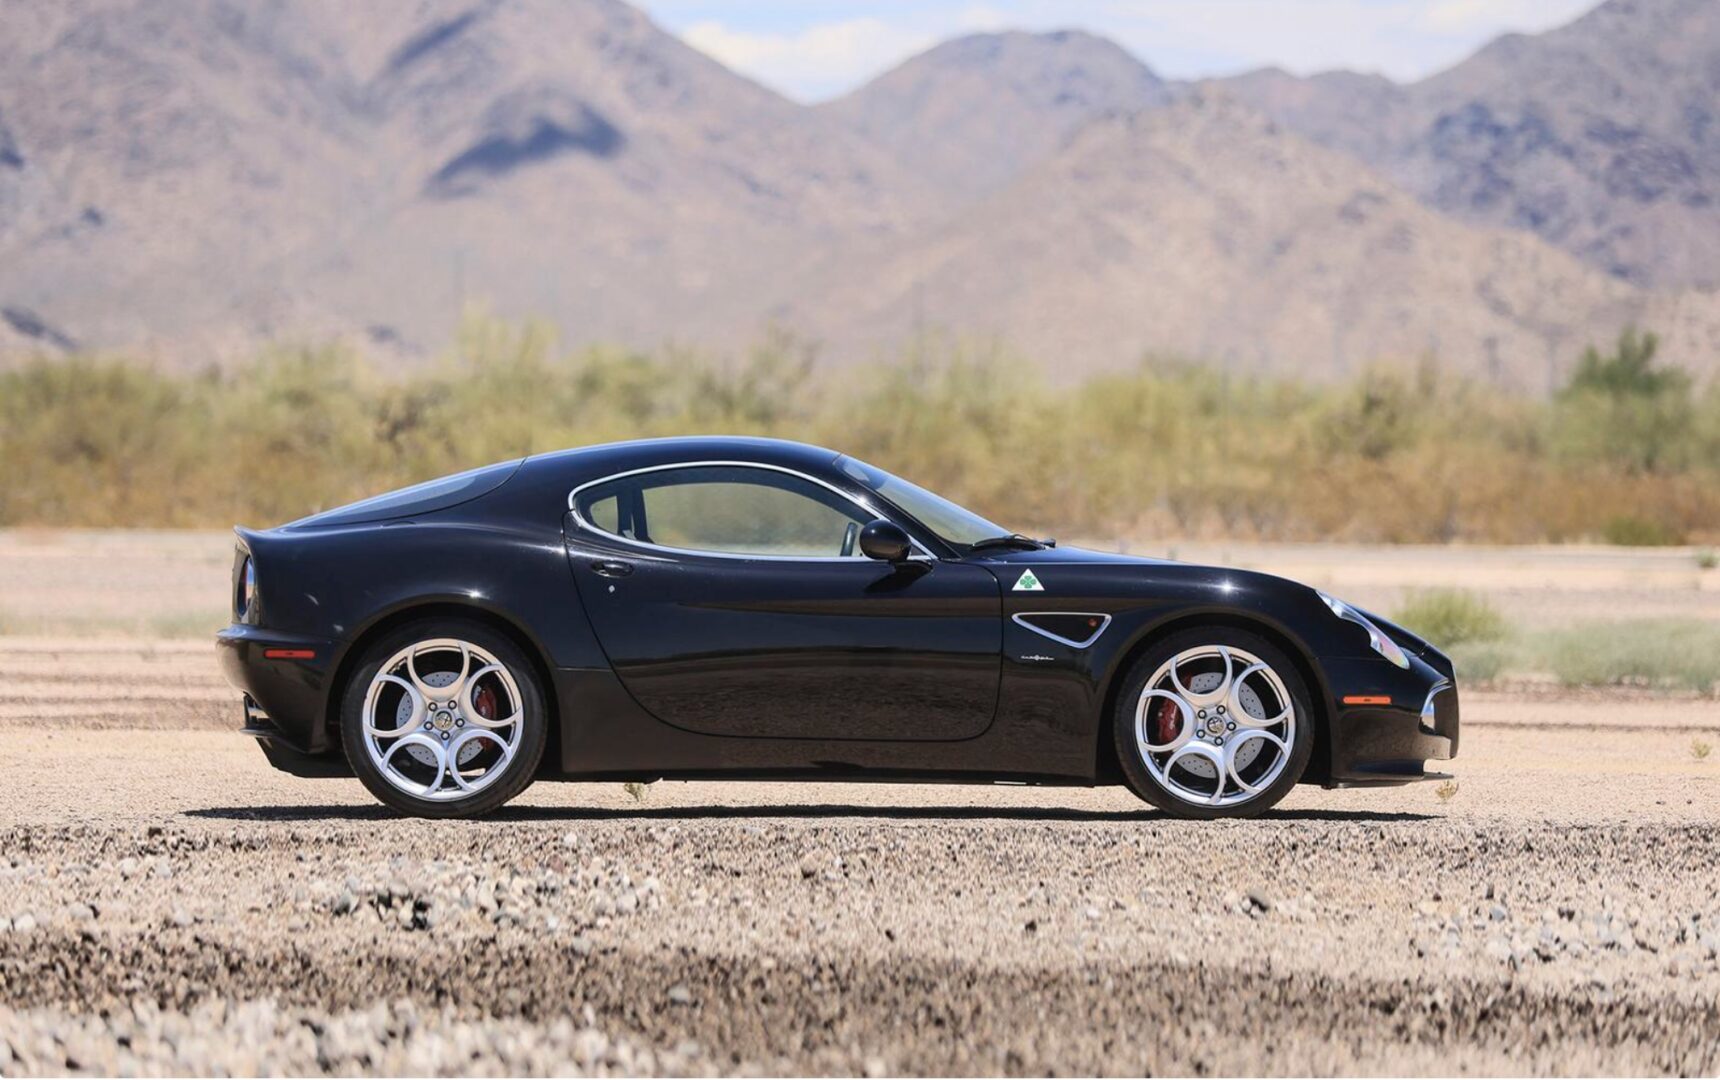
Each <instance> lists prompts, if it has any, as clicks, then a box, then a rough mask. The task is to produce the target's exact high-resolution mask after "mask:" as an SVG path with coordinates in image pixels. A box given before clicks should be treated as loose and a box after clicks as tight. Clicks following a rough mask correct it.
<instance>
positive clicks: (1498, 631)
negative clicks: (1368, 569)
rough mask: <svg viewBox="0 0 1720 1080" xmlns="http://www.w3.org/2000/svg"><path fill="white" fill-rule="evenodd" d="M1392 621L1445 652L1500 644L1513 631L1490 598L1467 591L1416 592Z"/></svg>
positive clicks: (1406, 599)
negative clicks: (1473, 644) (1480, 644)
mask: <svg viewBox="0 0 1720 1080" xmlns="http://www.w3.org/2000/svg"><path fill="white" fill-rule="evenodd" d="M1392 621H1393V622H1397V623H1401V624H1402V625H1403V626H1405V627H1407V628H1408V629H1410V630H1413V631H1415V632H1416V633H1417V634H1420V635H1421V636H1422V637H1424V638H1426V639H1427V640H1428V641H1431V642H1433V644H1435V645H1437V646H1439V647H1440V648H1441V649H1449V648H1451V647H1453V646H1456V645H1466V644H1469V643H1471V642H1483V641H1498V640H1500V639H1502V638H1504V637H1505V636H1506V634H1507V632H1508V631H1509V629H1510V628H1509V627H1508V626H1507V625H1506V622H1505V617H1504V616H1503V615H1501V614H1499V611H1498V609H1496V608H1495V607H1494V606H1493V605H1492V604H1490V603H1488V602H1487V598H1486V597H1484V596H1482V595H1481V594H1479V593H1474V592H1469V591H1467V590H1464V589H1414V590H1411V591H1410V593H1409V594H1408V595H1407V596H1406V597H1405V598H1404V602H1403V603H1402V604H1401V605H1399V607H1398V609H1397V610H1396V611H1394V612H1393V613H1392Z"/></svg>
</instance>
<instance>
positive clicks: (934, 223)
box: [0, 0, 1720, 390]
mask: <svg viewBox="0 0 1720 1080" xmlns="http://www.w3.org/2000/svg"><path fill="white" fill-rule="evenodd" d="M0 22H3V23H4V32H3V33H0V354H10V355H13V356H17V355H23V354H26V353H31V352H39V351H48V352H65V351H73V350H80V349H98V350H122V351H124V352H126V353H127V354H128V355H137V356H143V357H153V358H158V359H160V360H162V361H163V362H168V363H199V362H203V361H206V360H209V359H220V358H232V357H238V356H243V355H248V354H250V353H251V352H253V351H254V350H255V349H256V348H257V347H258V346H259V345H260V344H262V343H265V342H269V341H307V340H323V339H350V340H356V341H359V342H362V343H364V345H365V347H366V348H368V349H371V350H373V351H377V352H381V353H385V354H388V355H391V356H397V357H400V358H402V359H403V360H404V361H405V362H410V361H411V359H412V358H416V357H423V356H427V355H432V354H434V353H436V352H438V351H440V350H441V349H442V348H444V347H445V346H446V345H447V343H448V342H449V341H450V340H451V338H452V335H453V333H454V331H455V329H456V328H457V325H458V322H459V320H460V318H461V316H462V313H463V312H464V311H466V310H468V309H470V308H472V307H473V306H481V307H483V308H485V309H487V310H489V311H492V312H494V313H496V314H499V315H502V316H505V317H512V318H535V317H541V318H545V319H548V320H551V321H553V322H554V323H555V324H556V325H557V326H558V327H559V329H560V331H561V334H562V336H563V338H564V340H566V341H568V342H570V343H583V342H594V341H604V342H616V343H621V344H626V345H633V346H641V347H650V346H655V345H659V344H662V343H664V342H683V343H691V344H698V345H703V346H710V347H717V348H722V347H732V346H739V345H743V344H745V343H747V342H749V341H752V340H756V339H757V337H758V336H759V335H760V334H761V333H763V332H764V331H765V330H766V329H767V328H768V327H770V326H773V325H776V326H782V327H787V328H789V329H791V330H795V331H797V332H800V333H802V334H804V335H806V336H809V337H811V338H813V339H815V340H817V341H819V342H821V343H822V347H823V352H824V354H825V355H826V356H828V357H830V358H831V359H832V360H834V361H838V362H840V361H850V360H855V359H858V358H863V357H866V356H869V355H872V354H873V353H875V352H879V351H886V350H892V349H895V348H897V347H899V346H900V345H901V344H902V342H903V341H905V340H907V339H910V338H912V337H913V336H915V335H919V334H923V333H926V332H928V331H938V332H944V333H948V334H951V335H956V336H979V337H986V338H996V339H998V340H1001V341H1004V342H1007V343H1008V344H1010V345H1012V346H1014V347H1016V348H1018V349H1020V350H1022V351H1024V352H1025V353H1027V354H1028V355H1030V356H1031V357H1034V358H1035V359H1036V360H1038V361H1039V362H1041V363H1043V364H1044V365H1046V366H1047V367H1048V368H1049V369H1051V370H1053V371H1055V372H1057V373H1058V374H1060V375H1069V376H1074V375H1079V374H1081V373H1083V372H1088V371H1094V370H1103V369H1107V368H1115V367H1118V366H1122V365H1126V364H1129V363H1132V362H1134V361H1135V360H1137V359H1139V358H1140V357H1141V356H1143V355H1145V354H1160V355H1178V356H1183V357H1188V358H1192V359H1198V360H1205V361H1209V362H1213V363H1221V364H1224V365H1226V366H1227V367H1228V368H1231V369H1233V370H1237V371H1242V372H1277V373H1297V374H1302V375H1306V376H1309V377H1316V378H1319V377H1331V376H1337V375H1342V374H1345V373H1348V372H1352V371H1354V370H1357V369H1358V368H1360V367H1362V366H1363V365H1367V364H1371V363H1377V362H1388V363H1389V362H1414V361H1419V360H1422V359H1424V358H1428V357H1432V358H1436V359H1437V360H1438V361H1439V362H1440V363H1442V364H1444V365H1446V366H1447V367H1449V368H1451V369H1452V370H1461V371H1465V372H1470V373H1473V374H1475V375H1477V376H1478V377H1482V378H1486V379H1490V380H1494V381H1496V382H1498V383H1500V384H1503V385H1513V386H1518V387H1523V388H1528V389H1532V390H1540V389H1544V388H1545V387H1547V386H1549V385H1552V384H1554V383H1556V382H1557V380H1558V379H1559V378H1561V377H1562V373H1563V371H1564V370H1565V369H1566V368H1567V367H1568V366H1569V364H1570V363H1572V362H1573V361H1574V359H1575V357H1576V355H1577V354H1578V353H1579V352H1580V351H1581V349H1582V347H1583V346H1584V345H1585V344H1587V343H1589V342H1591V341H1600V340H1604V339H1606V338H1609V337H1611V336H1612V335H1613V334H1616V333H1617V332H1618V330H1619V329H1620V328H1622V327H1623V326H1624V325H1626V324H1629V323H1637V324H1640V325H1644V326H1649V327H1652V328H1654V329H1656V330H1658V331H1660V332H1661V333H1662V334H1663V336H1664V337H1665V339H1666V342H1667V350H1666V351H1667V355H1668V356H1669V358H1671V359H1672V360H1673V361H1675V362H1678V363H1681V364H1683V365H1685V366H1687V367H1690V368H1692V369H1694V370H1697V371H1701V372H1712V371H1714V370H1715V369H1716V368H1720V293H1717V291H1716V290H1717V288H1720V207H1717V206H1716V204H1715V201H1714V200H1715V198H1716V196H1720V105H1717V103H1720V4H1715V3H1713V2H1712V0H1607V2H1606V3H1603V4H1602V5H1600V6H1599V7H1598V8H1596V9H1595V10H1594V11H1592V12H1590V13H1589V14H1588V15H1585V16H1584V17H1582V18H1580V19H1578V20H1577V21H1575V22H1574V23H1572V24H1570V25H1568V26H1565V27H1562V28H1559V29H1556V30H1553V31H1550V32H1548V33H1545V34H1541V35H1538V36H1534V37H1525V36H1508V37H1505V38H1501V39H1499V40H1497V41H1495V42H1493V43H1492V44H1490V45H1488V46H1487V47H1485V48H1483V49H1482V50H1480V51H1479V52H1478V53H1476V54H1475V55H1474V56H1473V57H1471V58H1469V59H1468V60H1466V61H1464V62H1463V63H1461V64H1459V65H1457V66H1456V67H1454V68H1452V69H1450V70H1448V71H1445V72H1442V73H1440V74H1438V75H1435V76H1433V77H1431V78H1429V79H1425V80H1422V81H1420V82H1416V83H1413V84H1397V83H1392V82H1390V81H1387V80H1385V79H1382V78H1379V77H1376V76H1367V75H1358V74H1353V73H1331V74H1326V75H1319V76H1315V77H1312V78H1298V77H1295V76H1291V75H1288V74H1286V73H1283V72H1279V71H1260V72H1253V73H1250V74H1246V75H1241V76H1237V77H1233V78H1228V79H1222V80H1211V81H1206V82H1202V83H1180V82H1173V81H1168V80H1165V79H1161V78H1159V77H1158V76H1157V75H1155V74H1154V73H1153V72H1152V71H1151V70H1150V69H1149V68H1148V67H1147V66H1146V65H1145V64H1143V63H1142V62H1141V61H1140V60H1138V59H1137V58H1135V57H1134V56H1132V55H1131V54H1130V53H1128V52H1127V51H1126V50H1124V49H1122V48H1120V47H1119V46H1117V45H1116V44H1114V43H1112V42H1110V41H1107V40H1105V39H1103V38H1100V37H1096V36H1094V35H1091V34H1087V33H1083V32H1079V31H1065V32H1058V33H1049V34H1027V33H1001V34H986V35H976V36H972V37H967V38H961V39H958V40H954V41H950V42H946V43H944V44H942V45H939V46H937V47H935V48H933V49H931V50H929V51H928V52H926V53H924V54H922V55H919V56H917V57H914V58H912V59H910V60H909V61H907V62H906V63H904V64H903V65H901V66H900V67H898V68H896V69H895V70H893V71H890V72H887V73H885V74H884V75H882V76H880V77H878V78H877V79H875V80H873V81H872V82H871V83H869V84H867V85H866V86H863V87H861V88H860V89H858V90H856V91H855V92H853V93H851V94H849V95H847V96H845V97H843V98H841V99H839V100H836V101H833V102H829V103H826V104H822V105H818V106H803V105H798V104H796V103H794V102H791V101H789V100H787V99H785V98H783V97H781V96H779V95H777V94H775V93H773V92H771V91H769V90H767V89H765V88H763V87H761V86H759V85H757V84H755V83H753V82H751V81H749V80H747V79H745V78H743V77H741V76H739V75H737V74H735V73H733V72H731V71H729V70H728V69H726V68H724V67H722V66H721V65H720V64H718V63H716V62H715V61H714V60H711V59H710V58H708V57H706V56H705V55H704V54H702V53H699V52H698V51H696V50H694V49H692V48H690V47H688V46H687V45H685V44H684V43H682V42H681V41H680V40H679V39H677V38H676V37H674V36H673V35H671V34H669V33H667V32H665V31H663V30H662V29H660V28H659V27H657V26H656V25H655V24H653V23H652V22H651V21H650V20H649V19H648V18H647V17H646V16H644V15H643V14H641V13H640V12H638V11H637V10H635V9H633V8H631V7H629V6H628V5H626V4H624V3H622V2H620V0H412V2H402V3H391V4H352V3H349V2H342V0H175V2H174V3H171V4H162V3H158V2H154V0H63V2H56V3H47V2H34V0H29V2H27V0H5V3H4V7H0Z"/></svg>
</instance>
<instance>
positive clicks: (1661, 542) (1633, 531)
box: [1601, 514, 1684, 547]
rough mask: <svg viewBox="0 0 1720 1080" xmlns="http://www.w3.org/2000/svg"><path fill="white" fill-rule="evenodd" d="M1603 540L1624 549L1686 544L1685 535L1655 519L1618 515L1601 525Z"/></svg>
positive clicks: (1633, 515)
mask: <svg viewBox="0 0 1720 1080" xmlns="http://www.w3.org/2000/svg"><path fill="white" fill-rule="evenodd" d="M1601 539H1602V540H1604V541H1606V542H1607V543H1609V544H1618V545H1620V546H1622V547H1670V546H1672V545H1675V544H1682V543H1684V534H1683V533H1682V532H1680V531H1678V529H1677V528H1676V527H1675V526H1671V525H1668V524H1666V523H1665V522H1661V521H1656V520H1655V519H1653V518H1646V517H1638V516H1637V515H1635V514H1618V515H1615V516H1613V517H1610V518H1607V519H1606V521H1604V522H1602V523H1601Z"/></svg>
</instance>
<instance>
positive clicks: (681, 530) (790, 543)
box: [575, 465, 870, 558]
mask: <svg viewBox="0 0 1720 1080" xmlns="http://www.w3.org/2000/svg"><path fill="white" fill-rule="evenodd" d="M575 508H576V509H577V510H578V511H579V515H580V517H582V518H584V519H585V520H586V522H588V523H589V524H591V525H592V526H593V527H595V528H598V529H601V530H602V531H604V532H609V533H614V534H616V535H619V536H625V537H627V538H629V539H633V540H640V541H644V542H646V543H651V544H657V545H659V546H661V547H672V548H681V549H684V550H688V551H710V552H716V553H720V554H724V555H764V556H776V557H779V558H834V557H837V556H844V555H851V556H856V557H859V552H858V550H857V549H856V547H855V542H854V541H855V536H856V535H857V534H858V532H859V529H860V527H861V526H862V525H864V524H866V522H867V521H869V520H870V515H868V514H867V513H866V511H864V510H863V509H861V508H860V507H858V506H855V505H854V504H853V503H851V502H849V501H848V500H847V499H845V498H843V497H842V496H841V495H838V494H836V493H835V492H833V491H830V490H829V489H827V488H825V487H823V486H821V485H819V484H815V483H812V482H811V481H809V480H805V479H802V478H801V477H798V476H794V475H792V474H790V473H781V472H776V471H774V470H770V469H756V468H748V467H746V466H731V465H705V466H689V467H687V468H680V469H664V470H661V471H658V472H650V473H640V474H638V475H636V476H627V477H622V478H620V479H617V480H612V481H609V482H608V483H606V484H600V485H597V486H595V487H591V488H588V489H586V490H585V491H582V492H580V494H579V497H578V498H577V499H576V500H575Z"/></svg>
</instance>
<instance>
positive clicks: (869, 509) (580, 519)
mask: <svg viewBox="0 0 1720 1080" xmlns="http://www.w3.org/2000/svg"><path fill="white" fill-rule="evenodd" d="M701 468H713V469H717V468H738V469H763V470H765V471H766V472H776V473H786V474H787V475H789V476H794V477H798V478H799V479H801V480H805V481H807V482H809V483H813V484H817V485H818V486H819V487H821V488H824V489H825V490H826V491H829V492H831V493H833V494H835V495H836V496H837V497H838V498H841V499H843V500H844V501H846V502H848V503H849V504H850V505H852V506H855V507H857V508H859V509H860V510H863V511H865V512H866V513H868V514H870V515H872V519H873V520H878V519H880V518H881V519H883V520H885V521H888V522H891V523H892V524H895V525H898V526H900V524H901V523H900V522H898V521H896V519H895V518H893V517H891V516H890V515H889V514H884V513H880V512H879V511H878V508H877V507H875V506H873V505H872V504H871V503H870V502H868V501H867V500H865V499H858V498H855V497H854V495H853V494H852V493H850V492H847V491H843V490H842V489H841V488H839V487H837V486H836V485H835V484H832V483H830V482H828V481H825V480H820V479H819V478H818V477H816V476H810V475H808V474H806V473H803V472H801V471H800V470H799V469H790V468H788V467H787V466H784V465H770V464H766V463H765V462H762V461H729V460H722V461H709V460H707V461H673V462H668V463H666V464H663V465H647V466H645V467H644V468H641V469H627V470H625V471H623V472H618V473H612V474H610V475H608V476H602V477H599V478H597V479H596V480H587V481H586V482H585V483H583V484H580V485H579V486H578V487H576V488H574V489H573V490H572V491H570V492H568V493H567V512H568V513H569V514H570V515H571V516H572V517H573V520H574V521H575V522H577V523H578V525H579V527H580V528H581V529H588V530H590V531H591V532H594V533H596V534H597V535H599V536H601V537H603V538H605V539H607V540H613V541H615V542H616V543H620V544H627V545H628V546H630V547H636V548H644V549H645V550H647V551H666V552H671V553H673V554H676V555H696V556H698V557H700V558H704V559H741V560H744V561H747V562H760V561H764V562H801V563H850V564H866V563H875V562H877V560H876V559H869V558H867V557H866V556H865V555H861V554H855V555H748V554H742V553H740V552H734V551H707V550H705V549H704V548H683V547H670V546H669V545H667V544H652V543H648V542H646V541H644V540H635V539H633V538H632V537H628V536H621V535H619V534H616V533H612V532H610V531H609V530H608V529H602V528H599V527H598V526H596V525H594V524H592V523H591V522H590V521H587V520H586V519H585V515H584V514H581V513H580V512H579V506H578V502H579V493H580V492H582V491H584V490H586V489H587V488H594V487H597V486H598V485H599V484H607V483H610V482H612V481H615V480H625V479H627V478H628V477H630V476H643V475H645V474H647V473H654V472H668V471H670V470H672V469H701ZM903 531H904V532H908V540H909V542H910V543H912V544H913V545H914V549H915V551H917V552H918V554H916V555H911V556H909V558H910V559H911V560H912V561H915V562H926V561H933V562H935V561H936V559H935V557H934V556H933V555H932V553H931V552H930V551H928V550H926V546H925V545H924V544H922V543H920V541H919V540H918V539H917V538H916V537H915V536H914V534H913V533H912V532H909V531H908V530H906V529H904V530H903Z"/></svg>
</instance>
